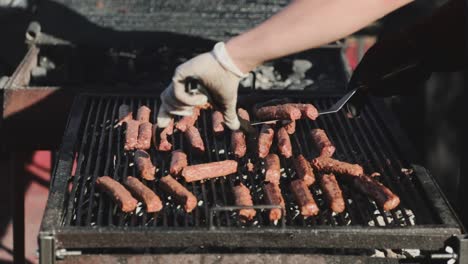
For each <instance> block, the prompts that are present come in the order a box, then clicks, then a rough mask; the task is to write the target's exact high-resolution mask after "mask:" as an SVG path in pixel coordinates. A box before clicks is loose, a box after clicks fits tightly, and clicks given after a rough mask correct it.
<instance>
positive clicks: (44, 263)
mask: <svg viewBox="0 0 468 264" xmlns="http://www.w3.org/2000/svg"><path fill="white" fill-rule="evenodd" d="M39 263H40V264H54V263H55V240H54V237H53V236H50V235H39Z"/></svg>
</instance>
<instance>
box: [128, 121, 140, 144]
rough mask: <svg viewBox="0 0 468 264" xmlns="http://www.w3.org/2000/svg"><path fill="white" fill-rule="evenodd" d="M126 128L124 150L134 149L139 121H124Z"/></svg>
mask: <svg viewBox="0 0 468 264" xmlns="http://www.w3.org/2000/svg"><path fill="white" fill-rule="evenodd" d="M126 124H127V129H126V130H125V145H124V149H125V150H134V149H135V148H136V146H137V143H138V127H139V126H140V122H138V121H136V120H128V121H127V122H126Z"/></svg>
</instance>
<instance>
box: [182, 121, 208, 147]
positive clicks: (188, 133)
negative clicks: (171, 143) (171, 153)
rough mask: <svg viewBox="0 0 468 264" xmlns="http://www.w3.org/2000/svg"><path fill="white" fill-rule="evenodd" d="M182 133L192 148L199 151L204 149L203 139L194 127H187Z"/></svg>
mask: <svg viewBox="0 0 468 264" xmlns="http://www.w3.org/2000/svg"><path fill="white" fill-rule="evenodd" d="M184 135H185V138H186V139H187V140H188V142H189V143H190V145H191V146H192V148H193V149H195V150H196V151H199V152H204V151H205V144H203V139H202V138H201V135H200V132H199V131H198V129H197V128H196V127H194V126H191V127H188V128H187V130H185V132H184Z"/></svg>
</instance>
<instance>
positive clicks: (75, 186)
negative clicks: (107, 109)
mask: <svg viewBox="0 0 468 264" xmlns="http://www.w3.org/2000/svg"><path fill="white" fill-rule="evenodd" d="M95 103H96V100H95V99H92V100H90V107H89V111H88V117H87V118H86V123H85V126H84V132H83V136H82V137H83V139H82V141H81V146H80V150H79V152H78V161H77V166H76V171H75V175H74V176H73V186H72V190H71V193H70V196H69V201H68V208H67V214H66V220H65V223H67V224H72V221H73V211H74V208H73V207H74V206H75V195H76V192H77V189H78V186H79V185H78V181H79V179H80V175H81V167H82V165H83V162H84V161H85V155H83V153H84V151H85V148H86V144H87V143H88V137H87V136H86V135H87V134H88V129H89V127H90V123H91V116H92V114H93V112H94V108H95Z"/></svg>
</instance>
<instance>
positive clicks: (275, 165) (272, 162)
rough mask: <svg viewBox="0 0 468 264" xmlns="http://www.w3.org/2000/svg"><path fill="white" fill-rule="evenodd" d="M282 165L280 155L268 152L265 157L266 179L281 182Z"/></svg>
mask: <svg viewBox="0 0 468 264" xmlns="http://www.w3.org/2000/svg"><path fill="white" fill-rule="evenodd" d="M280 177H281V165H280V160H279V157H278V155H276V154H268V155H267V156H266V158H265V181H266V182H273V183H276V184H279V182H280Z"/></svg>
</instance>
